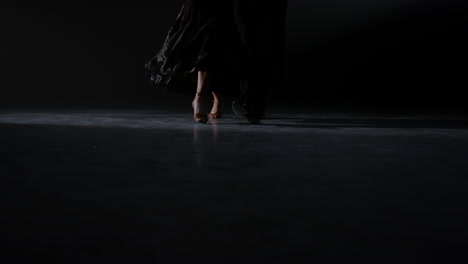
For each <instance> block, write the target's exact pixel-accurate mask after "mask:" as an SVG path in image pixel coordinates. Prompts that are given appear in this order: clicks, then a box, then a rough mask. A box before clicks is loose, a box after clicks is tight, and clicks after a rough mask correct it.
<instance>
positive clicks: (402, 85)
mask: <svg viewBox="0 0 468 264" xmlns="http://www.w3.org/2000/svg"><path fill="white" fill-rule="evenodd" d="M182 2H183V1H174V0H157V1H146V2H144V1H139V2H135V6H129V3H127V4H116V3H112V4H111V5H110V4H109V5H108V6H104V5H102V6H96V4H92V3H91V2H89V3H88V2H83V1H82V2H67V3H66V4H64V5H61V6H57V5H49V6H47V5H45V4H42V6H32V5H30V4H20V3H18V4H15V5H10V6H8V7H2V8H1V9H0V10H1V11H0V12H1V13H0V21H1V23H0V28H1V32H2V33H1V34H2V38H1V39H2V40H1V44H0V45H1V46H0V47H1V48H0V56H1V68H0V71H1V79H0V82H1V87H2V88H1V91H2V92H1V96H0V103H1V106H2V107H113V108H127V107H130V108H155V109H158V108H161V107H165V105H167V104H168V103H169V104H186V103H187V102H185V101H183V102H181V101H180V100H178V101H177V99H178V98H180V97H179V95H174V94H172V93H170V92H167V91H165V90H163V89H161V88H159V87H155V86H153V85H151V84H150V83H149V81H148V75H147V73H146V72H145V70H144V67H143V65H144V64H145V63H146V62H147V61H148V60H149V59H150V58H151V57H153V56H154V55H155V54H156V52H157V51H158V50H159V48H160V46H161V44H162V42H163V40H164V38H165V35H166V33H167V30H168V29H169V27H170V26H171V25H172V23H173V22H174V21H175V17H176V15H177V13H178V11H179V8H180V6H181V3H182ZM130 4H131V3H130ZM466 11H467V4H466V1H461V0H459V1H456V0H444V1H440V0H438V1H424V0H381V1H375V0H334V1H331V0H329V1H326V0H315V1H312V0H310V1H309V0H302V1H301V0H290V1H289V10H288V15H287V28H286V30H287V31H286V36H287V40H286V58H285V64H286V71H285V76H284V77H285V78H284V84H283V86H282V87H283V89H281V90H275V91H272V92H271V94H270V97H271V104H273V105H275V104H278V105H286V106H310V107H316V106H317V107H331V108H340V107H345V108H346V107H347V108H348V109H359V108H369V109H379V110H386V109H393V110H396V109H400V110H403V111H420V112H441V113H442V112H456V113H461V112H464V113H466V112H467V111H466V108H465V105H466V100H465V98H464V97H463V96H462V95H463V91H464V90H465V89H466V87H468V86H467V81H466V77H467V76H466V58H467V57H466V50H465V49H466V48H465V47H466V45H467V44H468V43H467V41H466V40H465V36H466V33H467V21H466V19H465V17H466V14H467V12H466ZM184 98H185V97H184ZM184 100H185V99H184ZM176 101H177V102H176Z"/></svg>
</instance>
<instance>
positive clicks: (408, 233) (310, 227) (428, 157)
mask: <svg viewBox="0 0 468 264" xmlns="http://www.w3.org/2000/svg"><path fill="white" fill-rule="evenodd" d="M188 111H190V110H188ZM0 144H1V145H0V146H1V147H0V175H1V177H0V181H1V182H0V190H1V193H2V197H3V198H2V202H1V207H2V208H1V209H2V213H1V216H0V226H1V227H0V229H1V233H2V241H3V243H4V245H3V246H2V248H3V249H4V250H5V253H4V254H2V257H0V261H1V259H2V258H3V259H5V260H6V259H8V260H9V262H3V261H2V262H3V263H20V262H22V261H27V262H29V263H32V261H38V260H40V259H46V260H48V262H50V263H188V262H194V261H197V262H198V261H203V262H209V263H313V262H314V263H407V262H408V263H409V262H412V263H465V261H466V257H465V254H464V251H465V250H466V238H467V236H466V235H467V223H468V215H467V202H468V192H467V187H468V123H467V119H466V118H465V117H461V116H456V115H439V116H436V115H431V116H427V115H414V114H413V115H403V114H398V115H391V114H370V113H336V112H335V113H331V112H313V111H293V110H290V111H289V110H288V109H286V110H285V109H276V110H275V109H271V111H270V112H268V114H267V119H265V120H263V122H262V124H261V125H250V124H248V123H247V122H246V120H244V119H243V118H240V117H237V116H234V115H233V114H230V113H228V114H226V115H225V116H224V117H223V118H222V119H219V120H212V121H210V122H209V123H208V124H206V125H203V124H198V123H195V122H194V121H193V120H192V119H191V114H190V112H184V111H181V110H177V111H156V110H110V109H109V110H34V111H33V110H21V109H19V110H18V109H17V110H3V111H0ZM463 258H464V259H463ZM11 260H14V261H13V262H12V261H11ZM22 263H23V262H22Z"/></svg>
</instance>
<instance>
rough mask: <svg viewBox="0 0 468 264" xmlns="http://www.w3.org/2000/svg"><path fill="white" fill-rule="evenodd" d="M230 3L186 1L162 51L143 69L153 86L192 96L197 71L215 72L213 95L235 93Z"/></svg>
mask: <svg viewBox="0 0 468 264" xmlns="http://www.w3.org/2000/svg"><path fill="white" fill-rule="evenodd" d="M233 6H234V4H233V0H186V1H185V3H184V5H183V6H182V9H181V11H180V13H179V15H178V16H177V19H176V22H175V24H174V25H173V26H172V28H171V29H170V30H169V32H168V34H167V37H166V40H165V42H164V44H163V47H162V48H161V50H160V51H159V52H158V53H157V55H156V56H155V57H154V58H153V59H151V60H150V61H149V62H148V63H147V64H146V65H145V66H146V69H147V70H148V71H149V73H150V79H151V81H152V82H153V83H156V84H158V85H160V86H163V87H165V88H166V89H168V90H175V91H187V92H195V90H196V77H197V72H198V71H199V70H204V71H211V72H214V76H215V81H214V85H213V86H212V87H213V88H212V91H217V92H222V93H228V94H229V93H232V92H233V93H235V92H236V90H238V82H237V80H236V76H237V74H238V71H239V68H240V67H239V59H238V58H239V52H240V47H241V43H240V35H239V33H238V31H237V28H236V25H235V21H234V7H233Z"/></svg>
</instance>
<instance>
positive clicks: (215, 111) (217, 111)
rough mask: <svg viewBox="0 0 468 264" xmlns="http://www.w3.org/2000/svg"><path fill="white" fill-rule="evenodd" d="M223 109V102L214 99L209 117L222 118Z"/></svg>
mask: <svg viewBox="0 0 468 264" xmlns="http://www.w3.org/2000/svg"><path fill="white" fill-rule="evenodd" d="M222 108H223V103H222V100H220V99H214V100H213V108H211V112H210V114H209V116H210V117H211V118H221V116H222Z"/></svg>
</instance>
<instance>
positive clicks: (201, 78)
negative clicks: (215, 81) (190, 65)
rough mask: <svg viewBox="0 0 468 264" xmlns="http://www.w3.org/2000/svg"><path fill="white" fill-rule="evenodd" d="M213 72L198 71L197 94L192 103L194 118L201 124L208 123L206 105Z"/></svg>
mask: <svg viewBox="0 0 468 264" xmlns="http://www.w3.org/2000/svg"><path fill="white" fill-rule="evenodd" d="M211 75H212V73H211V72H207V71H198V81H197V93H196V94H195V98H194V99H193V101H192V107H193V118H194V119H195V121H197V122H200V123H206V122H207V121H208V116H207V115H206V109H205V103H206V97H207V94H208V90H209V85H210V82H211Z"/></svg>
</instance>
